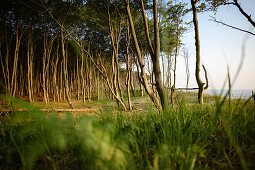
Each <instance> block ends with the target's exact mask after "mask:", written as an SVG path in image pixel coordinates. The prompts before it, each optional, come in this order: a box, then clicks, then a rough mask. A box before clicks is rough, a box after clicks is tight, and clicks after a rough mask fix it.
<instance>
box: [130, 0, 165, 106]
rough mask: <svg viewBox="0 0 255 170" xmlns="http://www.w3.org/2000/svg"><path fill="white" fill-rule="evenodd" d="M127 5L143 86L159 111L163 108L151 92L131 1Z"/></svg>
mask: <svg viewBox="0 0 255 170" xmlns="http://www.w3.org/2000/svg"><path fill="white" fill-rule="evenodd" d="M125 3H126V11H127V15H128V20H129V23H130V27H131V31H132V36H133V40H134V43H135V48H136V53H137V57H138V62H139V66H140V68H141V77H142V80H143V85H144V87H145V90H146V92H147V93H148V95H149V96H150V98H151V100H152V101H153V103H155V105H156V107H157V108H158V109H162V106H161V104H160V102H159V100H158V98H157V97H156V95H155V94H154V92H153V91H152V90H151V88H150V86H149V83H148V80H147V76H146V71H145V65H144V63H143V59H142V56H141V51H140V47H139V45H138V41H137V38H136V33H135V27H134V24H133V19H132V16H131V12H130V7H129V1H128V0H125Z"/></svg>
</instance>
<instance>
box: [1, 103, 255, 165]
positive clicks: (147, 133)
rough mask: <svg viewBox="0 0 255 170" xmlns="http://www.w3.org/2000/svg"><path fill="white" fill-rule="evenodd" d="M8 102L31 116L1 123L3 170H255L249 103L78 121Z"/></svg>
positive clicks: (103, 115) (15, 115) (254, 124)
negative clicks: (44, 169) (50, 169)
mask: <svg viewBox="0 0 255 170" xmlns="http://www.w3.org/2000/svg"><path fill="white" fill-rule="evenodd" d="M7 100H9V101H10V103H12V106H13V107H15V108H23V109H26V110H28V111H26V112H15V113H13V114H12V115H10V116H9V119H8V120H6V122H7V123H5V124H4V123H2V124H1V134H0V144H1V145H0V155H1V157H0V168H1V169H19V168H23V169H33V168H35V167H39V168H40V169H42V168H48V169H49V168H52V169H195V168H196V169H230V168H231V169H240V168H241V167H242V168H243V169H246V168H250V169H253V168H254V167H255V165H254V163H253V162H254V161H255V156H254V152H255V148H254V141H255V120H254V114H255V107H254V103H253V102H252V101H250V100H249V101H242V100H239V101H230V102H228V101H227V100H225V99H222V98H217V99H216V103H215V105H210V104H207V105H206V104H205V105H203V106H201V105H196V104H193V105H190V104H185V103H181V104H180V105H179V106H175V107H173V108H170V109H169V110H166V111H165V112H164V113H155V112H154V111H153V110H149V113H148V114H145V113H134V114H132V115H130V114H127V113H126V112H123V113H113V112H112V111H109V112H107V113H101V114H100V115H99V116H96V117H88V116H82V117H80V118H79V119H75V118H74V117H73V116H72V115H71V114H69V113H64V114H63V116H62V117H60V116H59V115H57V113H55V112H51V113H49V114H45V113H44V112H41V111H40V110H38V109H36V108H34V107H32V106H31V105H30V104H27V103H26V102H23V101H20V100H17V99H13V98H7ZM222 101H223V102H222ZM225 101H226V102H225Z"/></svg>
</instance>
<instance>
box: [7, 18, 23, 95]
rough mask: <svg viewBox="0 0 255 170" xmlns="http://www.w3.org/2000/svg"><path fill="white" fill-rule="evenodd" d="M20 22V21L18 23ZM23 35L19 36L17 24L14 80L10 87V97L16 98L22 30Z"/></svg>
mask: <svg viewBox="0 0 255 170" xmlns="http://www.w3.org/2000/svg"><path fill="white" fill-rule="evenodd" d="M18 22H19V21H18ZM20 34H21V35H19V24H17V28H16V47H15V51H14V60H13V69H12V80H11V87H10V89H11V90H10V91H11V93H10V95H11V96H13V97H14V96H15V94H16V88H17V69H18V59H19V47H20V41H21V37H22V30H21V32H20Z"/></svg>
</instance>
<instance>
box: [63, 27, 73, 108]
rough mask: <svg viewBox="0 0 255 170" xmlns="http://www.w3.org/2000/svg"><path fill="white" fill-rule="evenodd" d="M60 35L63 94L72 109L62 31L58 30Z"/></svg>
mask: <svg viewBox="0 0 255 170" xmlns="http://www.w3.org/2000/svg"><path fill="white" fill-rule="evenodd" d="M60 34H61V45H62V55H63V73H64V84H65V92H66V97H67V101H68V104H69V106H70V107H71V108H72V109H73V108H74V106H73V104H72V102H71V98H70V95H69V87H68V80H67V68H66V64H67V61H66V57H67V55H66V54H65V44H64V36H63V29H62V28H61V29H60Z"/></svg>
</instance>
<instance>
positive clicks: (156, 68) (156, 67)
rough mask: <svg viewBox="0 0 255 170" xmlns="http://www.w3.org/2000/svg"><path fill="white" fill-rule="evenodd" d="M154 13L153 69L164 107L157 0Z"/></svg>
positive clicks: (164, 106) (154, 3) (163, 106)
mask: <svg viewBox="0 0 255 170" xmlns="http://www.w3.org/2000/svg"><path fill="white" fill-rule="evenodd" d="M153 14H154V36H155V54H154V56H153V57H152V62H153V71H154V74H155V79H156V87H157V91H158V94H159V97H160V100H161V105H162V108H163V109H165V108H166V98H165V95H164V88H163V85H162V77H161V70H160V64H159V57H160V39H159V26H158V9H157V0H154V1H153Z"/></svg>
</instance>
